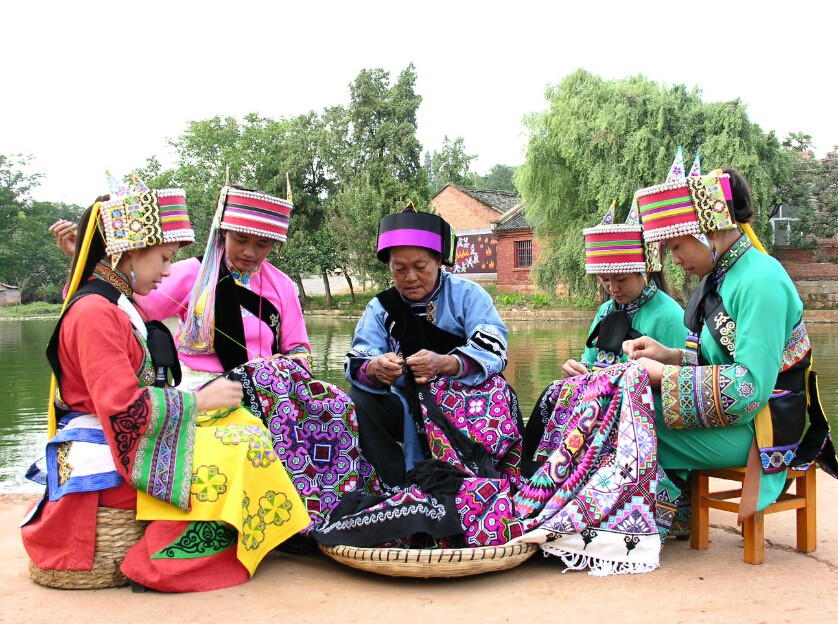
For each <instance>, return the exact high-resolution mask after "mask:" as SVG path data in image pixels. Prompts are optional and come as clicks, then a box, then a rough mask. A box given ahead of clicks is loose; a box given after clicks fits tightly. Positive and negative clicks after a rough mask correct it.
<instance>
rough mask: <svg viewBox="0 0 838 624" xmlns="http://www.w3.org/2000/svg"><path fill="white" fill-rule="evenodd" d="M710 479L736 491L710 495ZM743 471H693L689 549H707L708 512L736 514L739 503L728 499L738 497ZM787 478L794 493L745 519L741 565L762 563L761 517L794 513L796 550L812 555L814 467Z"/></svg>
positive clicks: (814, 514) (789, 475)
mask: <svg viewBox="0 0 838 624" xmlns="http://www.w3.org/2000/svg"><path fill="white" fill-rule="evenodd" d="M710 477H713V478H716V479H726V480H728V481H738V482H739V484H740V485H739V488H738V489H734V490H723V491H720V492H710ZM744 478H745V469H744V468H715V469H712V470H694V471H693V474H692V492H691V498H692V517H691V520H690V547H691V548H695V549H696V550H706V549H707V548H708V547H709V546H710V509H711V508H712V509H721V510H723V511H730V512H733V513H735V514H738V513H739V502H738V501H730V500H729V499H731V498H740V497H741V496H742V485H741V484H742V481H743V479H744ZM788 478H789V479H794V480H795V482H796V486H795V494H790V493H788V492H784V493H783V494H780V496H779V498H777V501H776V502H774V503H772V504H770V505H769V506H768V507H766V508H765V509H763V510H762V511H758V512H757V513H756V514H754V515H753V516H752V517H751V518H748V519H747V520H745V522H744V523H743V526H742V533H743V535H744V537H745V562H746V563H751V564H754V565H756V564H760V563H763V562H764V561H765V544H764V541H765V515H766V514H771V513H777V512H780V511H786V510H788V509H796V510H797V550H799V551H800V552H813V551H814V550H815V548H817V520H816V518H817V515H816V512H817V509H816V499H815V466H812V467H811V468H810V469H809V470H806V471H800V470H789V471H788Z"/></svg>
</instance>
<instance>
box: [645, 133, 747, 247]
mask: <svg viewBox="0 0 838 624" xmlns="http://www.w3.org/2000/svg"><path fill="white" fill-rule="evenodd" d="M635 198H636V201H637V205H638V207H639V208H640V218H641V221H642V225H643V237H644V239H645V240H646V241H647V242H656V241H663V240H666V239H669V238H675V237H677V236H684V235H687V234H691V235H693V236H696V237H699V236H701V235H702V234H709V233H710V232H717V231H720V230H733V229H736V227H737V226H736V221H735V220H734V219H733V217H732V214H733V195H732V194H731V190H730V177H729V176H728V175H727V174H726V173H721V172H717V171H716V172H713V173H712V174H711V175H706V176H703V175H701V165H700V163H699V160H698V156H696V162H695V163H694V164H693V166H692V168H691V170H690V175H689V176H685V175H684V156H683V152H682V151H681V148H678V155H677V156H676V157H675V162H674V163H673V164H672V169H670V173H669V176H667V179H666V182H664V183H663V184H657V185H655V186H650V187H648V188H644V189H640V190H639V191H637V193H635Z"/></svg>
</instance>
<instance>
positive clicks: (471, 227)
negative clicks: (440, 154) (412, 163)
mask: <svg viewBox="0 0 838 624" xmlns="http://www.w3.org/2000/svg"><path fill="white" fill-rule="evenodd" d="M520 201H521V199H520V197H519V196H518V195H517V194H515V193H511V192H509V191H483V190H477V189H468V188H464V187H462V186H458V185H456V184H446V185H445V186H444V187H442V189H440V191H439V192H438V193H437V194H436V195H434V196H433V197H432V198H431V205H432V206H433V208H434V210H435V211H436V213H437V214H438V215H439V216H441V217H442V218H443V219H445V220H446V221H448V223H450V224H451V227H452V228H454V231H455V232H456V233H457V236H458V239H459V240H458V241H457V255H456V263H455V265H454V267H453V269H452V271H453V272H454V273H457V274H460V275H464V276H466V277H469V278H471V279H485V280H494V279H496V277H497V263H496V249H495V248H496V246H497V243H496V241H495V236H494V234H493V232H492V222H493V221H495V220H497V219H498V218H500V217H502V216H503V215H504V214H505V213H506V212H508V211H509V210H510V209H512V208H514V207H515V206H516V205H518V204H519V203H520Z"/></svg>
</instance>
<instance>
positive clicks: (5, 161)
mask: <svg viewBox="0 0 838 624" xmlns="http://www.w3.org/2000/svg"><path fill="white" fill-rule="evenodd" d="M30 162H31V157H24V156H20V155H14V156H4V155H2V154H0V229H2V232H3V237H2V241H0V282H4V283H9V284H14V285H16V286H19V287H20V289H21V301H23V302H24V303H28V302H30V301H44V300H45V301H52V302H58V301H61V290H62V287H63V285H64V283H65V282H66V280H67V269H68V267H69V263H68V261H67V257H66V256H65V255H64V254H63V253H61V251H60V250H59V249H58V247H57V246H56V245H55V240H54V239H53V236H52V234H50V233H49V230H48V228H49V226H50V225H51V224H52V223H54V222H55V221H56V220H58V219H70V220H78V218H79V215H80V214H81V212H82V208H81V207H80V206H74V205H68V204H62V203H53V202H45V201H39V202H33V201H32V199H31V198H30V196H29V193H30V191H31V190H32V189H33V188H35V187H36V186H37V185H38V184H39V181H40V179H41V177H42V176H41V174H40V173H32V174H28V173H26V171H25V169H26V168H27V167H28V166H29V165H30Z"/></svg>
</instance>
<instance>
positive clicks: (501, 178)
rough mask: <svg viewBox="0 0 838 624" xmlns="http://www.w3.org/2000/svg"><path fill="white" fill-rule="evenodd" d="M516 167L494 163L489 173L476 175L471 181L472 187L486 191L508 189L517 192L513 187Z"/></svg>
mask: <svg viewBox="0 0 838 624" xmlns="http://www.w3.org/2000/svg"><path fill="white" fill-rule="evenodd" d="M515 170H516V167H511V166H509V165H500V164H498V165H494V166H493V167H492V168H491V169H489V173H487V174H486V175H484V176H476V177H475V178H474V181H473V186H474V188H477V189H483V190H487V191H509V192H511V193H517V192H518V189H516V188H515V180H514V178H515Z"/></svg>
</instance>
